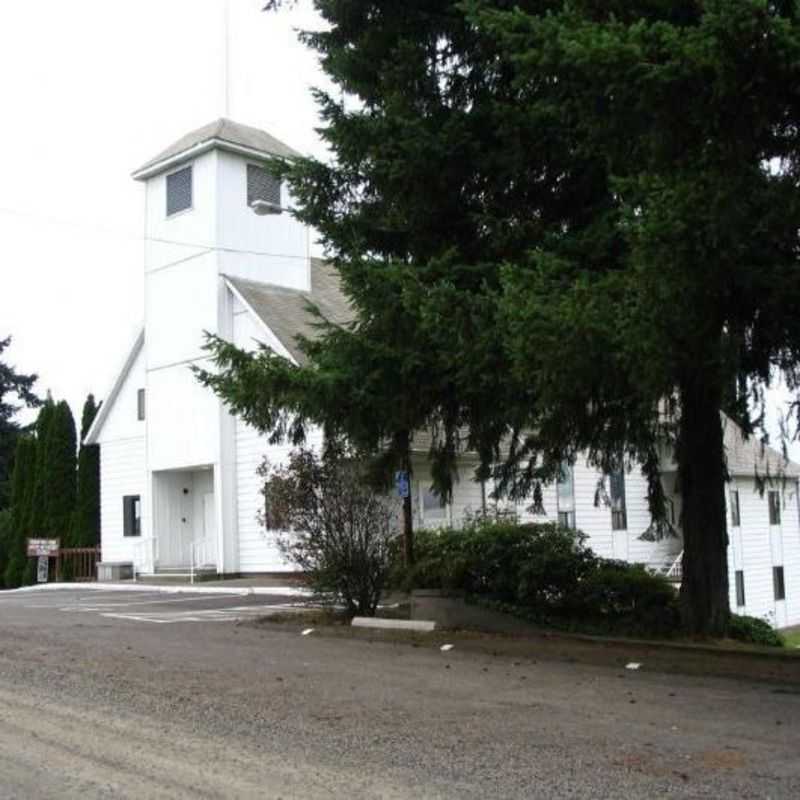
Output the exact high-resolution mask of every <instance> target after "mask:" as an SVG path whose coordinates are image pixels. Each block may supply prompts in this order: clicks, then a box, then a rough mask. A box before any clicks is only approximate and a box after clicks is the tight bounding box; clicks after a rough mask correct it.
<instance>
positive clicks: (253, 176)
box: [247, 164, 281, 213]
mask: <svg viewBox="0 0 800 800" xmlns="http://www.w3.org/2000/svg"><path fill="white" fill-rule="evenodd" d="M257 201H261V202H262V203H269V204H270V205H271V206H273V207H274V209H273V210H274V212H276V213H277V212H279V211H280V207H281V182H280V181H279V180H278V179H277V178H276V177H275V176H274V175H271V174H270V173H269V172H267V170H265V169H264V168H263V167H257V166H255V165H254V164H248V165H247V205H248V206H252V205H253V203H255V202H257Z"/></svg>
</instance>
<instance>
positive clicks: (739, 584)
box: [736, 569, 745, 608]
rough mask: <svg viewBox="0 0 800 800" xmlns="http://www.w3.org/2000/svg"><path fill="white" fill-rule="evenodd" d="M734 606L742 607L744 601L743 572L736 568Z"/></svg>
mask: <svg viewBox="0 0 800 800" xmlns="http://www.w3.org/2000/svg"><path fill="white" fill-rule="evenodd" d="M736 606H737V607H738V608H744V606H745V601H744V572H742V570H740V569H737V570H736Z"/></svg>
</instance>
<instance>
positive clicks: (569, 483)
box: [556, 464, 575, 530]
mask: <svg viewBox="0 0 800 800" xmlns="http://www.w3.org/2000/svg"><path fill="white" fill-rule="evenodd" d="M556 499H557V501H558V524H559V525H560V526H561V527H562V528H571V529H573V530H574V528H575V472H574V470H573V469H572V466H571V465H570V464H563V465H562V467H561V475H560V476H559V478H558V483H557V484H556Z"/></svg>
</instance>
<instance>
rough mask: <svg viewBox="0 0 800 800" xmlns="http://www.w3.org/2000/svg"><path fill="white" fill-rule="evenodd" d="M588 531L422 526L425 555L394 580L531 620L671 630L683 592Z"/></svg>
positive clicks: (398, 570)
mask: <svg viewBox="0 0 800 800" xmlns="http://www.w3.org/2000/svg"><path fill="white" fill-rule="evenodd" d="M585 542H586V537H585V536H584V535H583V534H582V533H580V532H578V531H572V530H569V529H566V528H561V527H559V526H557V525H554V524H552V523H546V524H516V523H514V522H513V521H507V520H504V519H501V520H497V521H493V520H482V519H478V520H474V521H470V522H469V523H468V524H467V525H466V526H465V527H464V528H463V529H461V530H453V529H441V530H435V531H430V530H426V531H420V532H419V533H418V534H417V537H416V542H415V549H416V557H417V561H416V564H415V565H414V567H413V568H412V569H410V570H405V569H404V568H403V567H402V566H400V565H399V562H400V552H399V550H397V551H396V557H395V559H394V564H395V566H394V568H393V570H392V582H393V584H394V585H396V586H399V587H402V588H405V589H406V590H409V589H413V588H419V589H423V588H424V589H458V590H462V591H463V592H465V593H466V594H467V595H471V596H473V597H474V598H476V599H477V600H479V601H480V602H482V603H484V604H487V605H490V606H492V607H494V608H500V609H503V610H506V611H511V612H513V613H515V614H518V615H519V616H521V617H524V618H525V619H528V620H530V621H534V622H538V623H542V624H548V625H553V626H557V627H561V628H568V629H572V630H587V631H592V632H598V633H599V632H603V633H625V634H629V635H641V636H646V635H656V636H668V635H670V634H672V633H674V632H675V631H676V630H677V628H678V625H679V612H678V605H677V596H676V593H675V590H674V588H673V587H672V585H671V584H670V583H669V582H668V581H667V580H666V579H665V578H664V577H662V576H657V575H653V574H651V573H649V572H647V570H645V569H644V568H643V567H639V566H635V565H632V564H627V563H624V562H618V561H607V560H604V559H601V558H598V557H597V556H596V555H595V554H594V553H593V552H592V550H591V549H590V548H588V547H587V546H586V544H585Z"/></svg>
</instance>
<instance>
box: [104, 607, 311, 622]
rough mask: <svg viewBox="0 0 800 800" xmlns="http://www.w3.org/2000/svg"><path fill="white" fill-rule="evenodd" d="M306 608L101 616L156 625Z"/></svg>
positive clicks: (227, 609) (148, 612)
mask: <svg viewBox="0 0 800 800" xmlns="http://www.w3.org/2000/svg"><path fill="white" fill-rule="evenodd" d="M304 608H307V606H304V605H303V606H300V605H290V606H289V605H287V606H276V605H265V606H236V607H234V608H209V609H204V610H202V611H164V612H157V611H152V612H151V611H145V612H140V613H130V614H121V613H118V612H104V613H101V614H100V616H101V617H106V618H107V619H124V620H128V621H130V622H151V623H154V624H156V625H167V624H171V623H175V622H235V621H236V620H241V619H248V618H252V617H268V616H270V615H271V614H274V613H278V612H289V613H292V612H299V611H302V610H303V609H304Z"/></svg>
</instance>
